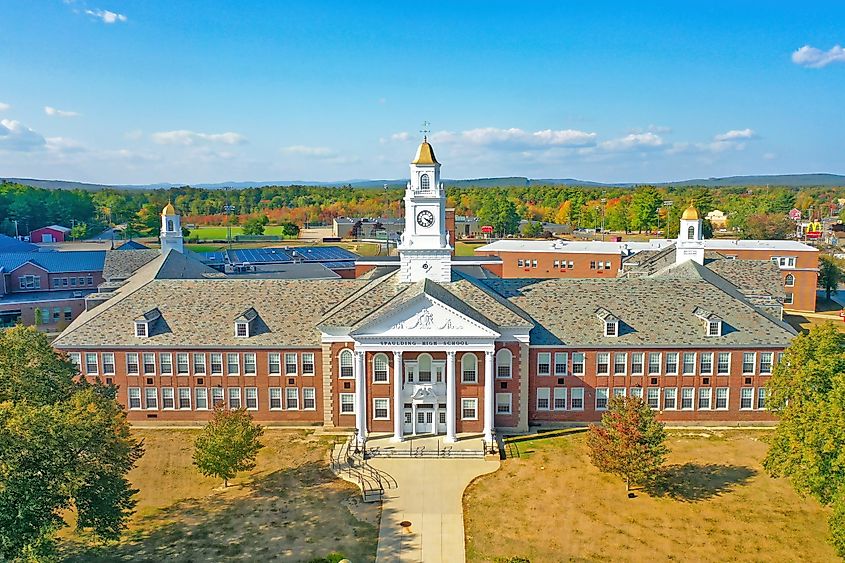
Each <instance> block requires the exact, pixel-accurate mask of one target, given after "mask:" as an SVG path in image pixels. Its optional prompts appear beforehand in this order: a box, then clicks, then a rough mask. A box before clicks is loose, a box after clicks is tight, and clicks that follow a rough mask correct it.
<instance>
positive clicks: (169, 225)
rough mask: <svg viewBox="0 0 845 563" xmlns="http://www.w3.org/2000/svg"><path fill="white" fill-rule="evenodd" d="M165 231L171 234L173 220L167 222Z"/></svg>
mask: <svg viewBox="0 0 845 563" xmlns="http://www.w3.org/2000/svg"><path fill="white" fill-rule="evenodd" d="M167 231H168V232H171V233H172V232H173V219H168V220H167Z"/></svg>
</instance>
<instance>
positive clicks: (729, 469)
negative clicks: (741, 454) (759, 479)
mask: <svg viewBox="0 0 845 563" xmlns="http://www.w3.org/2000/svg"><path fill="white" fill-rule="evenodd" d="M756 474H757V471H755V470H754V469H751V468H750V467H743V466H739V465H721V464H717V463H708V464H699V463H685V464H683V465H669V466H667V467H664V468H662V469H661V470H660V472H659V473H658V474H657V476H656V477H655V478H654V479H653V480H652V481H651V483H649V484H647V485H646V486H645V487H644V489H645V491H646V492H647V493H648V494H649V495H651V496H653V497H669V498H671V499H674V500H678V501H682V502H698V501H701V500H707V499H710V498H713V497H717V496H720V495H722V494H724V493H729V492H731V491H733V490H734V489H735V488H736V487H738V486H741V485H745V484H746V483H747V482H748V481H749V480H750V479H751V478H752V477H753V476H755V475H756Z"/></svg>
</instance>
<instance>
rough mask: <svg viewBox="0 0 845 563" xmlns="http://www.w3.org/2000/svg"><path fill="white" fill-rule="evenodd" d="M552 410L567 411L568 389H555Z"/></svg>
mask: <svg viewBox="0 0 845 563" xmlns="http://www.w3.org/2000/svg"><path fill="white" fill-rule="evenodd" d="M552 408H553V409H554V410H556V411H565V410H566V387H555V390H554V401H553V403H552Z"/></svg>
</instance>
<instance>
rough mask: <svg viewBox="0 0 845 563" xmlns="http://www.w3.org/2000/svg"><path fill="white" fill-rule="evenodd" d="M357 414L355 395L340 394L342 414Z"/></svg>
mask: <svg viewBox="0 0 845 563" xmlns="http://www.w3.org/2000/svg"><path fill="white" fill-rule="evenodd" d="M354 413H355V394H354V393H341V394H340V414H354Z"/></svg>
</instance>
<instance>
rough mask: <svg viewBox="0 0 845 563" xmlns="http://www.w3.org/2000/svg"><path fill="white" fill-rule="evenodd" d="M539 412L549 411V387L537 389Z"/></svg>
mask: <svg viewBox="0 0 845 563" xmlns="http://www.w3.org/2000/svg"><path fill="white" fill-rule="evenodd" d="M537 410H538V411H547V410H549V388H548V387H538V388H537Z"/></svg>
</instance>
